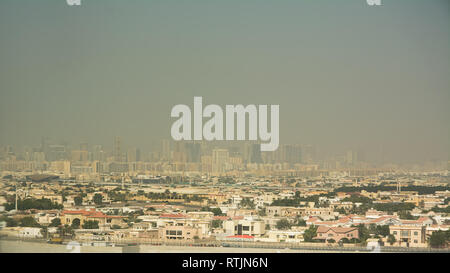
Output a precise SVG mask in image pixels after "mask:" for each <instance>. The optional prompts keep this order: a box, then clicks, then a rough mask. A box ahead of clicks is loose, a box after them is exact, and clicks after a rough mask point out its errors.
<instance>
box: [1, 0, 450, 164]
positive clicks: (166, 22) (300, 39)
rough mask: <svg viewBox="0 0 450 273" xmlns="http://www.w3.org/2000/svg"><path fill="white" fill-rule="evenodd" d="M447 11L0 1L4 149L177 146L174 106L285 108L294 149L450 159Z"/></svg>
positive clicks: (390, 5)
mask: <svg viewBox="0 0 450 273" xmlns="http://www.w3.org/2000/svg"><path fill="white" fill-rule="evenodd" d="M449 10H450V5H449V1H447V0H442V1H439V0H427V1H425V0H422V1H412V0H383V6H381V7H369V6H368V5H367V4H366V1H365V0H345V1H336V0H329V1H312V0H303V1H302V0H291V1H287V0H277V1H275V0H272V1H264V0H222V1H218V0H203V1H198V0H184V1H181V0H180V1H174V0H172V1H171V0H159V1H144V0H142V1H138V0H131V1H124V0H122V1H118V0H117V1H113V0H108V1H106V0H104V1H101V0H82V6H81V7H69V6H67V5H66V3H65V1H64V0H58V1H55V0H51V1H50V0H47V1H45V0H41V1H35V0H28V1H25V0H21V1H17V0H2V1H0V145H5V144H12V145H37V144H38V143H39V142H40V139H41V136H49V137H51V138H52V139H54V140H55V142H58V141H61V140H66V141H69V142H71V143H75V144H77V143H79V142H80V141H87V142H89V144H106V145H111V144H112V142H113V137H114V136H116V135H119V136H122V137H123V139H124V142H125V143H126V144H128V145H134V146H138V147H142V148H146V147H148V146H149V143H150V142H151V141H152V140H156V139H160V138H164V137H165V138H169V137H170V126H171V125H172V122H173V119H171V118H170V110H171V108H172V106H174V105H176V104H188V105H192V104H193V97H194V96H195V95H200V96H203V100H204V104H210V103H214V104H219V105H222V106H224V105H226V104H244V105H245V104H279V105H280V138H281V142H282V143H303V144H317V145H319V146H320V147H321V149H323V150H327V151H330V152H336V151H343V150H346V149H355V148H358V147H360V148H363V149H365V150H366V151H367V152H368V153H372V154H375V153H376V152H377V151H378V150H379V149H380V147H383V149H384V150H385V152H386V154H387V156H388V157H390V158H391V159H392V160H407V161H414V160H422V159H424V160H428V159H448V155H449V151H450V135H449V133H450V130H449V124H450V110H449V102H450V80H449V75H450V58H449V57H450V56H449V49H450V45H449V41H450V35H449V34H450V30H449V26H450V22H449Z"/></svg>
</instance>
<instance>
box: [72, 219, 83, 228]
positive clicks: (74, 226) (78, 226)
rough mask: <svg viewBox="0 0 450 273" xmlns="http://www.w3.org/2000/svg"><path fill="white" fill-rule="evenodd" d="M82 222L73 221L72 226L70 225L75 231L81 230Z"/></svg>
mask: <svg viewBox="0 0 450 273" xmlns="http://www.w3.org/2000/svg"><path fill="white" fill-rule="evenodd" d="M80 224H81V221H80V219H78V218H75V219H73V221H72V224H71V225H70V227H71V228H73V229H79V228H80Z"/></svg>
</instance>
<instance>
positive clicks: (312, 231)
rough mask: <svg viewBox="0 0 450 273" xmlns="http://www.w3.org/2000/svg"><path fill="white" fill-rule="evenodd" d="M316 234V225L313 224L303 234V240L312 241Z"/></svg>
mask: <svg viewBox="0 0 450 273" xmlns="http://www.w3.org/2000/svg"><path fill="white" fill-rule="evenodd" d="M316 236H317V227H316V226H314V225H311V226H309V228H308V229H307V230H305V233H304V234H303V239H304V240H305V242H314V239H313V238H314V237H316Z"/></svg>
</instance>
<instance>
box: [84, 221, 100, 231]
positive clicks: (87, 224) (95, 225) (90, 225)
mask: <svg viewBox="0 0 450 273" xmlns="http://www.w3.org/2000/svg"><path fill="white" fill-rule="evenodd" d="M83 228H84V229H98V221H96V220H94V221H92V220H89V221H86V222H84V224H83Z"/></svg>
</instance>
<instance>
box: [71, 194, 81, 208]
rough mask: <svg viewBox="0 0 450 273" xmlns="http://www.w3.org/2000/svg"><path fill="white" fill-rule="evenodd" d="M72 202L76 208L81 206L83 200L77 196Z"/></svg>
mask: <svg viewBox="0 0 450 273" xmlns="http://www.w3.org/2000/svg"><path fill="white" fill-rule="evenodd" d="M73 201H74V202H75V205H76V206H81V204H83V198H82V197H81V196H77V197H75V198H74V199H73Z"/></svg>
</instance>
